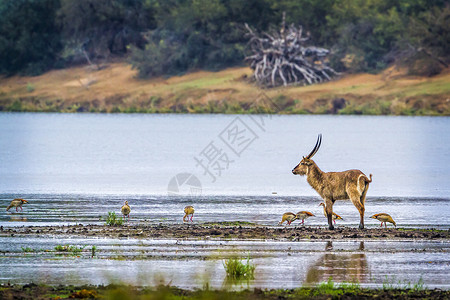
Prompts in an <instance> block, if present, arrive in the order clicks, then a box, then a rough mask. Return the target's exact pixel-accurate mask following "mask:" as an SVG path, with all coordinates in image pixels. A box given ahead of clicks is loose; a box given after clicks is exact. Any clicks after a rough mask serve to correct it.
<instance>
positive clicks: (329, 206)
mask: <svg viewBox="0 0 450 300" xmlns="http://www.w3.org/2000/svg"><path fill="white" fill-rule="evenodd" d="M325 204H326V207H325V211H326V213H327V218H328V228H329V229H330V230H333V229H334V225H333V201H331V200H330V199H325Z"/></svg>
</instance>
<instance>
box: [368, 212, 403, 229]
mask: <svg viewBox="0 0 450 300" xmlns="http://www.w3.org/2000/svg"><path fill="white" fill-rule="evenodd" d="M371 218H372V219H377V220H378V221H381V227H383V223H384V226H385V228H387V224H386V222H389V223H392V224H394V226H395V228H397V224H395V221H394V219H392V217H391V216H390V215H388V214H385V213H380V214H375V215H373V216H371Z"/></svg>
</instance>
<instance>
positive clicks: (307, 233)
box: [0, 223, 450, 241]
mask: <svg viewBox="0 0 450 300" xmlns="http://www.w3.org/2000/svg"><path fill="white" fill-rule="evenodd" d="M49 235H51V236H82V237H109V238H138V239H141V238H145V239H152V238H156V239H217V240H222V239H224V240H227V239H239V240H242V239H258V240H276V241H300V240H354V239H374V240H379V239H384V240H415V239H421V240H449V239H450V230H437V229H433V228H430V229H409V228H408V229H404V228H397V229H395V228H387V229H386V228H369V229H364V230H359V229H358V228H352V227H338V228H335V230H328V229H327V228H323V227H314V226H297V227H294V226H292V227H280V226H260V225H255V224H251V223H244V224H243V225H240V224H239V223H233V224H229V223H212V224H208V223H204V224H170V225H167V224H162V223H161V224H157V225H155V224H151V225H147V224H136V225H134V224H125V225H122V226H107V225H81V224H80V225H69V226H23V227H3V226H2V227H0V237H1V236H49Z"/></svg>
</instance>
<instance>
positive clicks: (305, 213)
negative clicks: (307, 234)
mask: <svg viewBox="0 0 450 300" xmlns="http://www.w3.org/2000/svg"><path fill="white" fill-rule="evenodd" d="M296 216H297V219H299V220H302V223H301V224H305V220H306V219H308V218H309V217H315V215H314V214H312V213H310V212H309V211H304V210H302V211H299V212H298V213H297V214H296Z"/></svg>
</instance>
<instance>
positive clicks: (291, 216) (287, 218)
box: [278, 212, 297, 225]
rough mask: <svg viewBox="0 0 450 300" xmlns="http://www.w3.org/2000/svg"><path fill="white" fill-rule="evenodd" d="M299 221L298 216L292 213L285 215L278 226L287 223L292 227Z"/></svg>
mask: <svg viewBox="0 0 450 300" xmlns="http://www.w3.org/2000/svg"><path fill="white" fill-rule="evenodd" d="M295 220H297V215H296V214H294V213H291V212H287V213H284V214H283V216H282V217H281V222H280V223H278V225H283V223H284V222H287V224H288V225H291V223H292V222H293V221H295Z"/></svg>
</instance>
